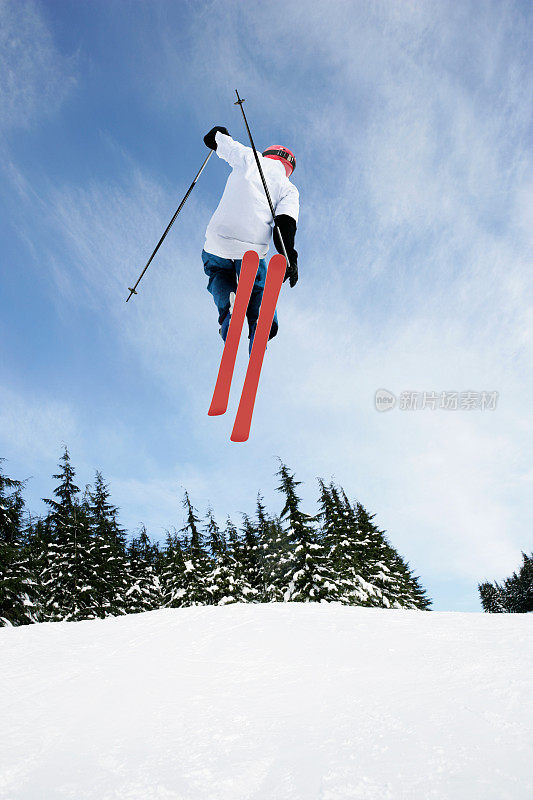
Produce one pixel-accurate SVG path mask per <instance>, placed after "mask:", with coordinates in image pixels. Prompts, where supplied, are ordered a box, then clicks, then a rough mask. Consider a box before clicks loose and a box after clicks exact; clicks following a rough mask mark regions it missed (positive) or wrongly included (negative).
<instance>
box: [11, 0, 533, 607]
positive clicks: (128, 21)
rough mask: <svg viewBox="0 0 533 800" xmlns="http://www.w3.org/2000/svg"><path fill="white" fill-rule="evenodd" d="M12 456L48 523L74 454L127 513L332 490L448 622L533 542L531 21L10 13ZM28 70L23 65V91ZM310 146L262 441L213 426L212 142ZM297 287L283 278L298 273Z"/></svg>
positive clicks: (262, 396) (450, 7)
mask: <svg viewBox="0 0 533 800" xmlns="http://www.w3.org/2000/svg"><path fill="white" fill-rule="evenodd" d="M0 20H1V25H0V71H1V74H2V76H3V78H2V81H1V83H0V156H1V158H0V162H1V183H0V236H1V241H2V259H1V265H0V280H1V287H0V455H2V456H3V457H5V458H6V459H7V461H8V463H7V465H6V467H7V470H8V472H9V474H11V475H13V476H15V477H19V478H25V477H30V476H31V480H30V481H29V483H28V487H27V492H26V497H27V501H28V505H29V507H30V508H31V509H32V510H33V511H35V512H39V511H41V510H42V508H43V506H42V503H41V501H40V498H42V497H44V496H49V494H50V492H51V490H52V486H53V482H52V480H51V478H50V476H51V475H52V473H53V472H54V471H55V466H56V463H57V459H58V457H59V455H60V449H61V446H62V443H63V442H65V443H67V444H68V446H69V448H70V450H71V454H72V458H73V461H74V464H75V466H76V467H77V469H78V479H79V482H80V484H81V485H84V484H85V483H88V482H90V481H91V480H92V478H93V474H94V469H96V468H99V469H101V470H102V471H103V473H104V476H105V477H106V479H107V480H108V481H109V483H110V485H111V490H112V496H113V499H114V501H115V502H116V503H117V504H118V505H119V506H120V507H121V518H122V521H123V523H124V524H125V525H126V526H127V527H128V528H129V529H130V530H133V529H135V528H136V527H137V526H138V525H139V523H141V522H144V523H145V524H146V525H147V527H148V530H149V532H150V533H151V535H152V536H153V537H154V538H162V537H163V536H164V532H165V529H166V528H167V527H170V526H172V525H176V526H178V527H179V526H180V525H181V524H182V509H181V507H180V498H181V494H182V492H183V488H187V489H188V491H189V492H190V494H191V497H192V499H193V501H194V503H195V505H196V506H197V507H198V508H199V509H200V510H201V511H203V510H205V508H206V506H207V505H208V504H209V503H211V504H212V505H213V507H214V509H215V512H216V514H217V515H218V516H219V517H220V519H221V520H223V519H224V518H225V516H226V515H227V514H231V515H232V516H233V517H234V518H235V520H238V519H239V514H240V512H242V511H250V510H251V509H252V507H253V504H254V501H255V496H256V493H257V491H258V490H261V491H262V492H263V493H264V494H265V497H266V499H267V502H268V505H269V506H270V507H271V509H272V510H279V509H280V507H281V506H280V499H279V498H278V497H277V495H276V492H275V490H274V489H275V479H274V477H273V473H274V472H275V470H276V464H277V462H276V457H278V456H279V457H281V458H282V459H283V460H284V461H285V462H286V463H288V464H289V465H290V466H291V467H292V468H293V469H294V470H295V471H296V474H297V477H299V479H300V480H302V481H304V486H303V487H302V490H303V495H304V499H305V502H306V507H307V509H308V510H309V511H310V512H313V511H314V508H315V506H314V503H315V497H316V483H315V478H316V477H317V476H322V477H324V478H326V479H329V478H330V477H334V478H335V479H336V480H337V481H338V482H339V483H340V484H342V485H343V486H344V487H345V489H346V491H347V492H348V494H349V495H350V496H351V497H353V498H354V499H358V500H360V501H361V502H362V503H363V504H364V505H366V506H367V508H368V509H369V510H370V511H372V512H376V513H377V521H378V522H379V524H380V525H381V526H382V527H383V528H385V529H386V530H387V531H388V533H389V536H390V538H391V541H392V542H393V544H394V545H395V546H396V547H398V549H399V550H400V551H401V552H402V553H404V554H405V555H406V557H407V558H408V559H409V560H410V562H411V563H412V565H413V567H414V568H415V569H416V571H417V573H418V574H420V575H421V577H422V580H423V582H424V584H425V585H426V586H427V588H428V591H429V593H430V595H431V596H432V597H433V598H434V600H435V608H438V609H451V610H476V609H478V608H479V604H478V600H477V592H476V584H477V582H478V581H479V580H484V579H492V578H501V577H503V576H505V575H506V574H508V573H509V572H511V571H512V570H513V569H515V568H516V567H517V566H518V564H519V562H520V551H521V550H531V547H532V539H531V518H530V517H531V515H530V498H531V495H532V487H531V483H532V470H531V413H530V405H531V396H532V391H533V386H532V382H531V361H532V359H531V355H532V348H531V323H532V311H531V309H532V306H531V280H530V273H531V261H532V258H531V256H532V247H531V244H532V243H531V231H532V230H533V199H532V196H533V195H532V188H533V169H532V158H531V141H532V136H531V133H532V131H531V97H532V89H533V86H532V84H533V80H532V76H533V70H532V64H531V55H530V52H529V51H530V48H528V43H529V42H530V41H531V27H532V26H531V22H532V14H531V7H530V5H529V4H528V3H513V2H509V3H505V4H503V3H499V2H493V3H491V2H486V3H482V4H481V3H477V2H464V3H460V4H459V3H455V2H440V3H434V2H423V1H422V0H421V1H420V2H414V1H413V2H403V3H394V2H362V1H361V2H352V3H349V2H344V0H333V1H332V2H328V3H327V4H325V3H323V2H318V1H317V2H315V1H314V0H306V2H288V3H276V2H268V0H267V1H266V2H263V3H261V4H245V3H240V2H233V0H220V1H217V2H194V3H186V2H162V1H161V2H151V3H140V2H112V1H110V0H106V2H90V3H89V2H67V1H66V0H54V2H23V1H22V0H17V2H12V1H11V0H0ZM6 76H7V78H6ZM235 88H238V89H239V91H240V93H241V96H243V97H245V98H246V100H247V103H246V108H247V113H248V115H249V120H250V124H251V125H252V128H253V131H254V134H255V138H256V142H257V144H258V146H259V147H262V146H267V145H268V144H271V143H272V142H281V143H284V144H286V145H287V146H289V147H290V148H291V149H292V150H293V151H294V152H295V154H296V158H297V169H296V172H295V174H294V182H295V184H296V185H297V186H298V188H299V190H300V196H301V217H300V224H299V229H298V234H297V248H298V250H299V253H300V257H299V265H300V282H299V283H298V285H297V287H296V288H295V289H293V290H289V289H288V288H284V291H283V293H282V297H281V300H280V305H279V315H280V333H279V336H278V337H277V339H276V340H275V341H274V342H273V343H272V345H271V346H270V347H269V351H268V357H267V359H266V362H265V367H264V371H263V376H262V382H261V386H260V391H259V396H258V400H257V404H256V411H255V416H254V423H253V429H252V436H251V439H250V441H249V442H248V443H247V444H246V445H235V444H232V443H230V442H229V434H230V431H231V425H232V420H233V416H234V412H235V410H236V404H237V402H238V393H239V392H238V388H239V385H240V383H242V378H243V373H244V367H245V363H246V357H245V351H244V348H243V349H242V350H241V352H240V356H239V364H238V368H237V372H236V375H235V383H234V391H233V392H232V397H231V403H230V409H229V413H228V415H226V417H221V418H216V419H211V418H208V417H207V408H208V406H209V401H210V396H211V392H212V388H213V385H214V380H215V376H216V370H217V367H218V361H219V358H220V352H221V343H220V340H219V338H218V332H217V323H216V312H215V308H214V305H212V301H211V298H210V296H209V295H208V294H207V292H206V289H205V283H206V281H205V278H204V275H203V271H202V262H201V257H200V254H201V250H202V245H203V237H204V232H205V227H206V225H207V222H208V221H209V218H210V215H211V213H212V212H213V210H214V208H215V207H216V204H217V202H218V199H219V196H220V194H221V192H222V189H223V187H224V182H225V179H226V177H227V166H226V165H225V164H224V163H223V162H221V161H219V160H218V159H212V160H211V162H210V164H209V165H208V168H207V170H206V172H205V173H204V175H203V176H202V178H201V180H200V182H199V183H198V185H197V187H196V189H195V191H194V193H193V195H192V196H191V198H190V200H189V202H188V204H187V206H186V207H185V209H184V212H183V214H182V216H181V217H180V218H179V220H178V222H177V223H176V225H175V227H174V228H173V230H172V232H171V234H170V236H169V237H168V239H167V241H165V244H164V246H163V248H162V249H161V251H160V254H158V256H157V260H156V261H154V263H153V265H152V266H151V268H150V271H149V272H148V274H147V275H146V277H145V279H144V281H143V283H142V284H141V287H140V288H141V291H140V293H139V295H138V297H136V298H134V299H133V300H132V301H131V302H130V303H128V304H127V305H126V304H125V302H124V300H125V297H126V296H127V287H128V286H129V285H131V281H132V280H135V278H136V277H137V275H138V274H139V272H140V270H141V269H142V267H143V265H144V263H145V261H146V259H147V258H148V256H149V255H150V252H151V250H152V249H153V247H154V246H155V244H156V242H157V240H158V238H159V236H160V235H161V232H162V231H163V229H164V227H165V226H166V224H167V222H168V220H169V219H170V217H171V216H172V214H173V212H174V210H175V208H176V207H177V205H178V203H179V200H180V199H181V196H182V195H183V193H184V192H185V190H186V188H187V187H188V185H189V183H190V181H191V179H192V177H193V175H194V174H195V172H196V170H197V169H198V167H199V166H200V164H201V162H202V160H203V158H204V157H205V153H206V151H205V147H204V145H203V142H202V137H203V135H204V133H205V132H206V131H207V130H208V129H209V128H211V127H212V125H214V124H221V125H226V126H227V127H228V129H229V131H230V133H231V134H232V135H233V136H234V137H235V138H238V139H240V140H241V141H243V142H244V141H245V131H244V129H243V124H242V120H241V118H240V115H239V111H238V109H237V108H236V107H235V106H234V105H233V94H234V89H235ZM285 286H286V287H287V284H286V285H285ZM379 388H386V389H388V390H390V391H392V392H394V393H395V394H396V395H397V396H398V395H399V394H400V393H401V392H402V391H418V392H423V391H437V392H442V391H452V390H459V391H466V390H472V391H482V390H489V391H497V392H498V393H499V399H498V405H497V408H496V409H495V410H494V411H480V410H473V411H466V410H456V411H444V410H430V409H425V410H416V411H405V410H400V409H398V408H395V409H394V410H392V411H389V412H387V413H380V412H378V411H376V410H375V407H374V393H375V391H376V390H377V389H379Z"/></svg>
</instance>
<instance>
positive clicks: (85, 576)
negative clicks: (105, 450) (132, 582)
mask: <svg viewBox="0 0 533 800" xmlns="http://www.w3.org/2000/svg"><path fill="white" fill-rule="evenodd" d="M60 461H61V463H60V465H59V472H58V473H57V474H56V475H54V476H53V477H54V478H55V479H56V480H58V481H60V483H59V485H58V486H57V487H56V488H55V489H54V495H55V497H56V499H46V498H45V499H44V502H45V503H46V504H47V505H48V506H49V507H50V513H49V516H48V521H49V525H50V531H51V538H50V542H49V544H48V551H47V553H46V556H45V558H44V568H43V572H42V574H41V580H40V583H41V587H42V592H41V600H42V614H43V618H44V619H45V620H48V621H58V620H63V619H64V620H80V619H91V618H92V617H94V616H95V608H96V607H97V600H96V596H97V592H98V589H97V585H96V584H97V579H96V577H95V575H94V571H93V569H92V566H93V565H92V558H91V556H92V540H91V526H90V521H89V518H88V514H87V511H86V508H84V507H83V506H82V505H81V504H80V503H79V501H78V494H79V491H80V490H79V488H78V487H77V486H76V485H75V483H74V478H75V471H74V468H73V467H72V464H71V463H70V455H69V452H68V450H67V448H65V451H64V453H63V456H62V457H61V459H60Z"/></svg>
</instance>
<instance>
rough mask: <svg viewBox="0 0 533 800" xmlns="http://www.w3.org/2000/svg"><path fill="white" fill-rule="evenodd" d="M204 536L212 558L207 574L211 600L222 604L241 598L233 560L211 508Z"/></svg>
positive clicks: (217, 604)
mask: <svg viewBox="0 0 533 800" xmlns="http://www.w3.org/2000/svg"><path fill="white" fill-rule="evenodd" d="M206 536H207V538H208V543H209V551H210V554H211V559H212V566H211V570H210V572H209V573H208V575H207V587H208V591H209V593H210V595H211V602H212V603H213V604H214V605H216V606H223V605H227V604H228V603H236V602H238V601H239V600H242V597H241V593H240V587H239V585H238V583H236V581H235V567H236V565H235V561H234V559H233V556H232V555H231V552H230V548H229V547H228V543H227V541H226V538H225V536H224V535H223V534H222V532H221V530H220V528H219V527H218V524H217V521H216V520H215V517H214V514H213V511H212V509H209V510H208V512H207V527H206Z"/></svg>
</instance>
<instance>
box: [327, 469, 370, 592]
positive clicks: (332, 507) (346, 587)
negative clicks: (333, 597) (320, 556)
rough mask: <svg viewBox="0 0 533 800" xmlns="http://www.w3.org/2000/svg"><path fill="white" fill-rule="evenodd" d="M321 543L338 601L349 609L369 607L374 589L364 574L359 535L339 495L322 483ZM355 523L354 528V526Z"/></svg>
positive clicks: (334, 489) (334, 488)
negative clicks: (331, 573) (349, 607)
mask: <svg viewBox="0 0 533 800" xmlns="http://www.w3.org/2000/svg"><path fill="white" fill-rule="evenodd" d="M318 483H319V487H320V501H319V502H320V512H319V515H318V518H319V519H320V521H321V524H322V542H323V545H324V548H325V551H326V555H327V558H328V561H329V564H330V567H331V569H332V571H333V574H334V575H335V577H336V583H337V586H338V595H337V599H338V600H339V601H340V602H342V603H346V604H347V605H356V606H368V605H370V604H371V603H370V596H371V595H373V594H374V589H373V587H372V586H371V585H370V584H368V583H367V581H365V579H364V578H363V576H362V574H361V560H360V559H361V550H360V547H359V543H358V539H359V532H358V528H357V524H356V522H355V521H354V519H353V515H352V514H350V512H349V511H347V510H346V508H345V507H344V503H343V501H342V500H341V497H340V495H339V491H338V490H337V488H336V487H335V486H334V484H333V483H331V484H330V485H329V486H326V484H325V483H324V481H323V480H321V479H319V482H318ZM354 522H355V524H354Z"/></svg>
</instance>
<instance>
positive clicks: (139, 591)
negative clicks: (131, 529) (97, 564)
mask: <svg viewBox="0 0 533 800" xmlns="http://www.w3.org/2000/svg"><path fill="white" fill-rule="evenodd" d="M127 558H128V561H129V575H130V586H129V588H128V589H127V591H126V605H127V613H129V614H138V613H140V612H142V611H153V610H155V609H157V608H162V606H163V591H162V588H161V582H160V580H159V575H158V571H157V565H158V563H159V551H158V548H157V547H155V545H153V544H152V542H151V541H150V538H149V536H148V534H147V532H146V528H145V527H144V525H142V526H141V529H140V532H139V535H138V536H134V537H133V539H132V540H131V542H130V544H129V547H128V549H127Z"/></svg>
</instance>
